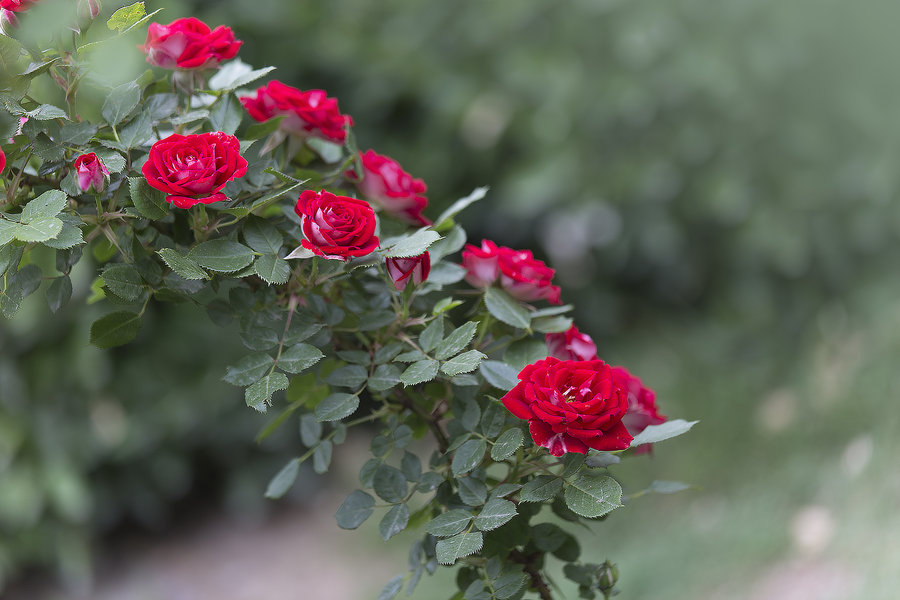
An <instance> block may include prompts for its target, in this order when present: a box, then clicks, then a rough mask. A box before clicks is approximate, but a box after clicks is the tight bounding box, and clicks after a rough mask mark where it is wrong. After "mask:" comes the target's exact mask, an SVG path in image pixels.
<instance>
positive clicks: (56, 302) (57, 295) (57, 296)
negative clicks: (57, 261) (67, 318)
mask: <svg viewBox="0 0 900 600" xmlns="http://www.w3.org/2000/svg"><path fill="white" fill-rule="evenodd" d="M71 298H72V280H71V279H70V278H69V276H68V275H63V276H62V277H57V278H56V279H54V280H53V283H51V284H50V287H48V288H47V304H48V306H49V307H50V312H52V313H54V314H55V313H56V312H57V311H59V309H60V308H62V306H63V305H65V304H66V303H67V302H68V301H69V299H71Z"/></svg>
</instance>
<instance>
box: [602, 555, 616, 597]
mask: <svg viewBox="0 0 900 600" xmlns="http://www.w3.org/2000/svg"><path fill="white" fill-rule="evenodd" d="M618 580H619V568H618V567H617V566H616V565H615V563H611V562H609V561H608V560H607V561H606V562H604V563H603V564H602V565H600V568H598V569H597V587H598V588H600V591H601V592H603V595H604V596H606V597H607V598H608V597H609V596H610V595H612V591H613V588H614V587H616V581H618Z"/></svg>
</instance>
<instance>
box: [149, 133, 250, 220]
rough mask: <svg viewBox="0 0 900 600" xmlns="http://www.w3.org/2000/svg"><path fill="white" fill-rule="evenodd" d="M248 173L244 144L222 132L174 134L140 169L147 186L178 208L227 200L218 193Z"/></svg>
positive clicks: (156, 147) (154, 148)
mask: <svg viewBox="0 0 900 600" xmlns="http://www.w3.org/2000/svg"><path fill="white" fill-rule="evenodd" d="M246 172H247V161H246V160H244V158H243V157H242V156H241V143H240V142H239V141H238V139H237V138H236V137H234V136H233V135H228V134H226V133H222V132H221V131H217V132H214V133H198V134H194V135H179V134H177V133H173V134H172V135H170V136H169V137H167V138H164V139H162V140H160V141H158V142H156V143H155V144H153V146H152V147H151V148H150V154H149V156H148V157H147V162H146V163H144V166H143V167H142V168H141V173H143V174H144V177H145V178H146V179H147V183H148V184H150V186H151V187H154V188H156V189H158V190H160V191H162V192H165V193H166V194H168V196H166V202H169V203H171V204H174V205H175V206H177V207H178V208H190V207H191V206H193V205H195V204H200V203H202V204H210V203H212V202H218V201H220V200H225V199H226V198H225V194H223V193H221V192H220V191H219V190H221V189H222V188H223V187H225V184H226V183H228V182H229V181H231V180H232V179H237V178H238V177H243V176H244V174H245V173H246Z"/></svg>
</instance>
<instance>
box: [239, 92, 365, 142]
mask: <svg viewBox="0 0 900 600" xmlns="http://www.w3.org/2000/svg"><path fill="white" fill-rule="evenodd" d="M241 104H243V105H244V109H246V111H247V113H249V114H250V116H251V117H252V118H253V119H254V120H255V121H268V120H269V119H271V118H272V117H279V116H284V119H282V120H281V122H280V123H279V124H278V129H279V131H281V132H283V133H282V135H284V134H287V135H294V136H297V137H300V138H307V137H318V138H322V139H324V140H328V141H331V142H335V143H338V144H343V143H344V142H345V141H346V140H347V127H349V126H351V125H353V119H352V118H351V117H350V116H349V115H342V114H341V112H340V110H338V101H337V99H335V98H329V97H328V96H327V94H326V93H325V90H307V91H305V92H304V91H302V90H298V89H297V88H295V87H291V86H289V85H285V84H283V83H281V82H280V81H270V82H269V83H268V84H266V85H264V86H262V87H260V88H257V90H256V95H255V96H244V97H243V98H241Z"/></svg>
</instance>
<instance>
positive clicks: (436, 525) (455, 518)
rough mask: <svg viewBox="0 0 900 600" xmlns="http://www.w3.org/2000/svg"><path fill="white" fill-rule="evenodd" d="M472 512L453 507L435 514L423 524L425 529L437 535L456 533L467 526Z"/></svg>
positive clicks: (445, 535) (443, 535)
mask: <svg viewBox="0 0 900 600" xmlns="http://www.w3.org/2000/svg"><path fill="white" fill-rule="evenodd" d="M471 520H472V513H470V512H468V511H465V510H462V509H460V508H455V509H453V510H448V511H447V512H445V513H443V514H440V515H438V516H436V517H435V518H434V519H432V520H431V521H429V523H428V524H427V525H426V526H425V531H427V532H428V533H430V534H432V535H436V536H439V537H447V536H451V535H456V534H457V533H459V532H460V531H462V530H463V529H465V528H466V526H468V524H469V522H470V521H471Z"/></svg>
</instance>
